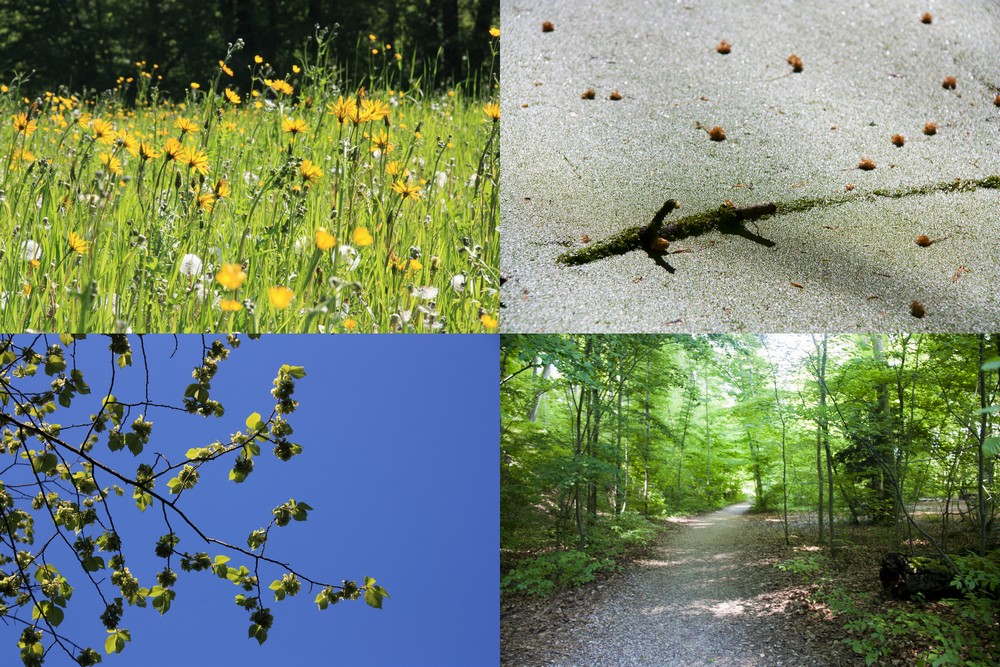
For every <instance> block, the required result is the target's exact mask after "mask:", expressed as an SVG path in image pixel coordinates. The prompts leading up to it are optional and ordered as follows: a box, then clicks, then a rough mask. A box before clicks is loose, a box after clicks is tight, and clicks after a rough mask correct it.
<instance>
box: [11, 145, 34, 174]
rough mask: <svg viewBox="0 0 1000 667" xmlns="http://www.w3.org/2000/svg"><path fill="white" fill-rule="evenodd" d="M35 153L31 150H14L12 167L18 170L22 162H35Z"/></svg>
mask: <svg viewBox="0 0 1000 667" xmlns="http://www.w3.org/2000/svg"><path fill="white" fill-rule="evenodd" d="M34 161H35V154H34V153H32V152H31V151H29V150H22V149H18V150H16V151H14V156H13V164H12V168H13V169H14V170H15V171H16V170H17V169H19V168H20V166H21V163H22V162H34Z"/></svg>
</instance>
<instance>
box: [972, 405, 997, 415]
mask: <svg viewBox="0 0 1000 667" xmlns="http://www.w3.org/2000/svg"><path fill="white" fill-rule="evenodd" d="M998 410H1000V405H987V406H986V407H985V408H979V409H978V410H976V414H983V413H986V414H990V413H993V412H997V411H998Z"/></svg>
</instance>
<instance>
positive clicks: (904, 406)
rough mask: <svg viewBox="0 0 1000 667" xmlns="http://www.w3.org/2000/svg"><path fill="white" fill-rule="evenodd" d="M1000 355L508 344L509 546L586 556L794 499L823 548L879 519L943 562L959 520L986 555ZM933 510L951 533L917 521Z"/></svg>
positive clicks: (739, 342)
mask: <svg viewBox="0 0 1000 667" xmlns="http://www.w3.org/2000/svg"><path fill="white" fill-rule="evenodd" d="M997 357H1000V336H997V335H843V336H825V335H824V336H814V337H810V336H790V335H788V336H785V335H780V336H771V335H768V336H733V335H708V336H596V335H562V336H542V335H539V336H526V335H508V336H502V337H501V384H500V388H501V419H502V423H501V463H500V466H501V469H500V475H501V477H500V479H501V519H500V521H501V523H500V532H501V546H502V548H503V549H506V550H512V551H517V550H524V549H533V548H539V547H549V548H551V547H553V546H555V547H570V548H579V549H581V550H582V549H584V548H585V547H586V543H587V540H588V533H589V531H590V530H591V527H593V526H595V525H597V524H599V523H600V520H601V517H608V516H615V515H621V514H622V513H625V512H628V511H629V510H635V511H638V512H641V513H643V514H646V515H647V516H648V515H658V514H674V513H692V512H697V511H702V510H707V509H711V508H716V507H720V506H722V505H725V504H727V503H731V502H734V501H736V500H738V499H742V498H743V497H745V496H749V497H750V498H752V503H753V506H754V507H755V508H756V509H758V510H781V509H782V508H783V505H784V502H785V495H784V494H783V492H787V504H788V507H789V508H793V509H809V510H811V511H813V512H816V513H817V514H818V515H819V521H818V524H819V539H820V542H821V543H822V542H823V541H824V539H825V537H826V536H825V535H824V531H825V532H826V533H827V535H828V536H829V537H830V538H832V537H833V535H832V532H833V531H831V530H830V526H831V525H833V526H836V524H837V523H841V522H852V523H858V522H872V523H882V524H887V525H899V526H906V525H909V527H910V528H915V529H917V530H919V531H926V533H927V535H926V536H927V538H928V539H929V540H931V541H932V543H935V544H937V546H938V547H939V548H940V549H941V550H944V549H947V548H948V547H949V546H951V545H950V544H949V539H950V537H949V533H948V529H949V518H950V519H951V521H952V523H954V521H955V519H956V518H960V517H962V516H964V517H965V518H971V519H972V524H969V523H965V524H964V525H966V526H969V525H973V526H974V529H973V531H972V533H973V534H974V536H975V538H976V539H975V541H976V542H978V543H979V544H978V547H979V549H978V550H979V551H980V552H981V553H982V552H983V551H985V549H986V547H987V542H992V540H993V535H992V533H991V532H990V530H989V528H990V527H991V525H992V519H993V516H994V505H993V503H992V501H991V498H992V497H993V493H994V491H996V490H997V489H996V487H997V484H996V482H995V480H994V475H993V470H994V461H995V457H996V454H997V452H998V441H997V439H996V438H992V437H991V435H992V434H993V430H994V429H993V413H992V409H991V408H990V407H988V406H992V405H993V404H994V403H995V400H996V395H997V389H998V374H997V367H998V366H1000V362H992V361H990V360H991V359H996V358H997ZM984 365H985V366H984ZM981 368H985V370H981ZM831 498H832V499H833V503H832V506H831V504H830V499H831ZM930 498H933V499H934V507H935V508H937V509H938V510H939V512H940V519H939V522H938V523H937V524H936V525H934V526H931V525H929V524H928V523H926V522H908V518H909V517H910V516H912V515H913V511H914V507H915V506H916V504H917V502H918V501H919V500H920V499H930ZM980 508H982V509H983V511H982V512H980V511H978V510H979V509H980ZM824 524H825V527H824ZM922 534H923V532H922Z"/></svg>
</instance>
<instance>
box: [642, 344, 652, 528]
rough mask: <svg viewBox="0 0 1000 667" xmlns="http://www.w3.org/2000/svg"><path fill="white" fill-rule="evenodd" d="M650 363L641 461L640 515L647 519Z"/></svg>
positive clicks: (648, 363) (647, 368) (648, 362)
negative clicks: (643, 448)
mask: <svg viewBox="0 0 1000 667" xmlns="http://www.w3.org/2000/svg"><path fill="white" fill-rule="evenodd" d="M650 366H651V361H650V360H649V359H646V449H645V451H644V452H643V460H642V505H643V509H642V513H643V514H644V515H645V516H646V517H647V518H648V517H649V382H650Z"/></svg>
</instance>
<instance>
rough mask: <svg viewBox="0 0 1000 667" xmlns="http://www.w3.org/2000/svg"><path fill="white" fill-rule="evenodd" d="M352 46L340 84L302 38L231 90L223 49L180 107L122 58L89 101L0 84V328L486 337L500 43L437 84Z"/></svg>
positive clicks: (384, 51) (366, 43)
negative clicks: (466, 74)
mask: <svg viewBox="0 0 1000 667" xmlns="http://www.w3.org/2000/svg"><path fill="white" fill-rule="evenodd" d="M365 37H366V38H367V37H368V36H365ZM366 38H362V40H361V42H360V43H359V49H362V54H361V57H362V58H363V59H365V60H367V65H368V73H367V75H363V76H360V77H356V78H357V79H359V80H355V81H345V80H344V78H343V76H342V75H341V72H342V71H343V69H342V68H341V67H339V66H338V64H337V63H334V62H331V57H330V56H329V50H330V49H329V46H330V44H329V42H328V41H324V40H323V39H319V40H317V41H316V42H314V44H313V46H312V48H311V49H309V50H306V51H304V52H303V54H302V55H301V56H300V57H299V58H298V62H297V64H295V65H293V66H292V67H290V68H289V69H290V71H287V72H286V71H278V70H275V68H274V67H272V66H271V65H270V64H269V63H268V62H266V61H265V60H264V59H263V58H260V57H257V58H254V59H253V60H252V64H251V65H250V67H251V78H252V84H251V85H250V87H249V88H248V87H247V86H246V85H244V86H237V85H235V84H233V83H232V81H235V79H234V78H233V70H232V69H231V68H230V66H229V63H230V60H231V58H232V56H233V54H234V53H235V52H236V51H237V50H238V49H239V48H241V43H240V42H237V43H236V44H235V45H231V46H230V48H229V50H228V52H227V51H225V50H224V51H223V52H222V53H220V54H219V62H218V63H217V64H216V63H210V65H211V68H212V72H213V75H212V76H211V77H209V78H208V79H206V80H203V81H192V82H191V84H190V87H189V89H188V91H187V93H186V95H185V97H184V98H183V99H177V98H175V99H173V100H166V99H163V98H162V97H161V95H160V94H159V89H158V87H157V80H158V78H159V74H158V69H159V66H158V64H156V63H150V62H145V61H142V60H139V61H137V62H134V63H132V66H131V68H130V70H129V71H127V72H123V73H122V76H121V78H120V79H119V80H118V84H117V86H116V87H115V88H114V90H111V91H107V92H105V93H102V94H80V93H74V92H73V91H69V90H54V91H47V92H44V94H41V95H38V94H35V92H34V91H32V92H29V89H30V79H28V80H27V81H25V80H24V79H23V78H21V77H15V78H13V80H11V81H8V82H6V83H5V84H4V85H3V86H2V87H0V91H2V92H0V118H2V119H3V124H2V125H0V191H2V195H0V228H2V235H0V238H2V252H3V255H2V258H0V306H2V308H0V330H2V331H74V332H136V333H141V332H204V331H245V332H250V333H254V332H309V333H316V332H359V333H376V332H377V333H384V332H437V331H442V332H454V333H474V332H487V331H491V330H495V329H496V327H497V319H498V310H499V295H498V287H499V274H498V268H497V267H498V265H499V235H498V230H497V224H498V220H499V212H498V194H499V173H500V163H499V160H500V156H499V147H500V145H499V139H500V137H499V115H500V110H499V106H498V99H499V84H498V74H497V67H496V66H497V64H498V63H497V60H498V57H499V31H497V30H491V31H490V33H489V34H484V35H483V39H484V40H489V42H490V44H491V48H492V53H493V64H494V66H493V67H492V68H491V73H490V75H489V77H488V79H485V80H467V81H464V82H459V83H455V84H451V83H441V82H438V81H436V80H435V79H436V76H435V72H434V70H433V67H426V66H425V65H423V64H422V63H423V62H424V61H423V60H421V59H419V58H418V57H416V55H415V54H414V55H413V56H412V57H406V56H405V55H404V54H397V53H395V52H393V50H392V48H391V46H392V45H391V44H384V43H382V42H381V41H379V40H378V39H377V38H376V36H375V35H371V36H370V39H366ZM404 81H405V82H406V83H402V82H404Z"/></svg>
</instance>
